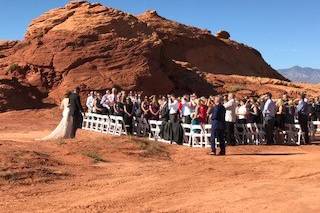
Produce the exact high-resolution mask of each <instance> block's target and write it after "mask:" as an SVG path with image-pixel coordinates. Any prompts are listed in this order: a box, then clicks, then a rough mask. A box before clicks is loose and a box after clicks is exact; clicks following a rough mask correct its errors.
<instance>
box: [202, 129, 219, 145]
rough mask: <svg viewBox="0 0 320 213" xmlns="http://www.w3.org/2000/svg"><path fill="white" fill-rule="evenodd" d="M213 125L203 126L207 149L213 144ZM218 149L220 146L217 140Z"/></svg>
mask: <svg viewBox="0 0 320 213" xmlns="http://www.w3.org/2000/svg"><path fill="white" fill-rule="evenodd" d="M211 127H212V125H211V124H205V125H204V126H203V131H204V143H205V144H204V146H205V147H211V142H210V138H211ZM215 144H216V148H217V147H218V145H219V142H218V141H217V140H216V143H215Z"/></svg>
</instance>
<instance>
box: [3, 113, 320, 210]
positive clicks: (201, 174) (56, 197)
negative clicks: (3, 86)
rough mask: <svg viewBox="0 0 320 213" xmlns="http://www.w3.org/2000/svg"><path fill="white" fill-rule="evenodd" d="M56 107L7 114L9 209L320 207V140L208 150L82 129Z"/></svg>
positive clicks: (5, 192) (5, 188) (5, 181)
mask: <svg viewBox="0 0 320 213" xmlns="http://www.w3.org/2000/svg"><path fill="white" fill-rule="evenodd" d="M59 119H60V112H59V111H58V110H57V109H45V110H32V111H31V110H29V111H28V110H26V111H18V112H7V113H2V114H0V212H290V213H294V212H320V146H318V145H312V146H301V147H295V146H290V147H289V146H272V147H270V146H238V147H228V150H227V154H228V155H227V156H226V157H212V156H209V155H207V152H208V150H206V149H192V148H188V147H180V146H176V145H165V144H159V143H155V142H149V141H147V140H144V139H137V138H134V137H111V136H107V135H102V134H99V133H90V132H85V131H80V132H79V134H78V136H77V139H75V140H57V141H48V142H40V141H36V140H35V139H36V138H41V137H43V136H45V135H47V134H48V133H49V132H50V131H51V130H52V128H54V127H55V125H56V124H57V123H58V121H59Z"/></svg>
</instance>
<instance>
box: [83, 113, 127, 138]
mask: <svg viewBox="0 0 320 213" xmlns="http://www.w3.org/2000/svg"><path fill="white" fill-rule="evenodd" d="M82 129H84V130H89V131H95V132H101V133H105V134H111V135H117V136H120V135H127V126H126V125H125V123H124V120H123V117H121V116H113V115H110V116H109V115H100V114H95V113H86V114H85V115H84V118H83V124H82Z"/></svg>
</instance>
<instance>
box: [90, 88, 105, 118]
mask: <svg viewBox="0 0 320 213" xmlns="http://www.w3.org/2000/svg"><path fill="white" fill-rule="evenodd" d="M101 99H102V97H101V93H99V92H98V93H96V96H95V98H94V101H93V110H92V111H93V112H94V113H98V114H104V113H105V112H104V109H103V106H102V105H101Z"/></svg>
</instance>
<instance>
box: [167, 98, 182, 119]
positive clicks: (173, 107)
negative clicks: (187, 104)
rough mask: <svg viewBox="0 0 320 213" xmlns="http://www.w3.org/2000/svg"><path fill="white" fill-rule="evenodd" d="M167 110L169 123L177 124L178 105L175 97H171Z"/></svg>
mask: <svg viewBox="0 0 320 213" xmlns="http://www.w3.org/2000/svg"><path fill="white" fill-rule="evenodd" d="M168 108H169V119H170V121H171V122H174V123H175V122H177V120H178V110H179V103H178V100H177V98H176V96H175V95H171V96H170V98H169V103H168Z"/></svg>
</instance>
